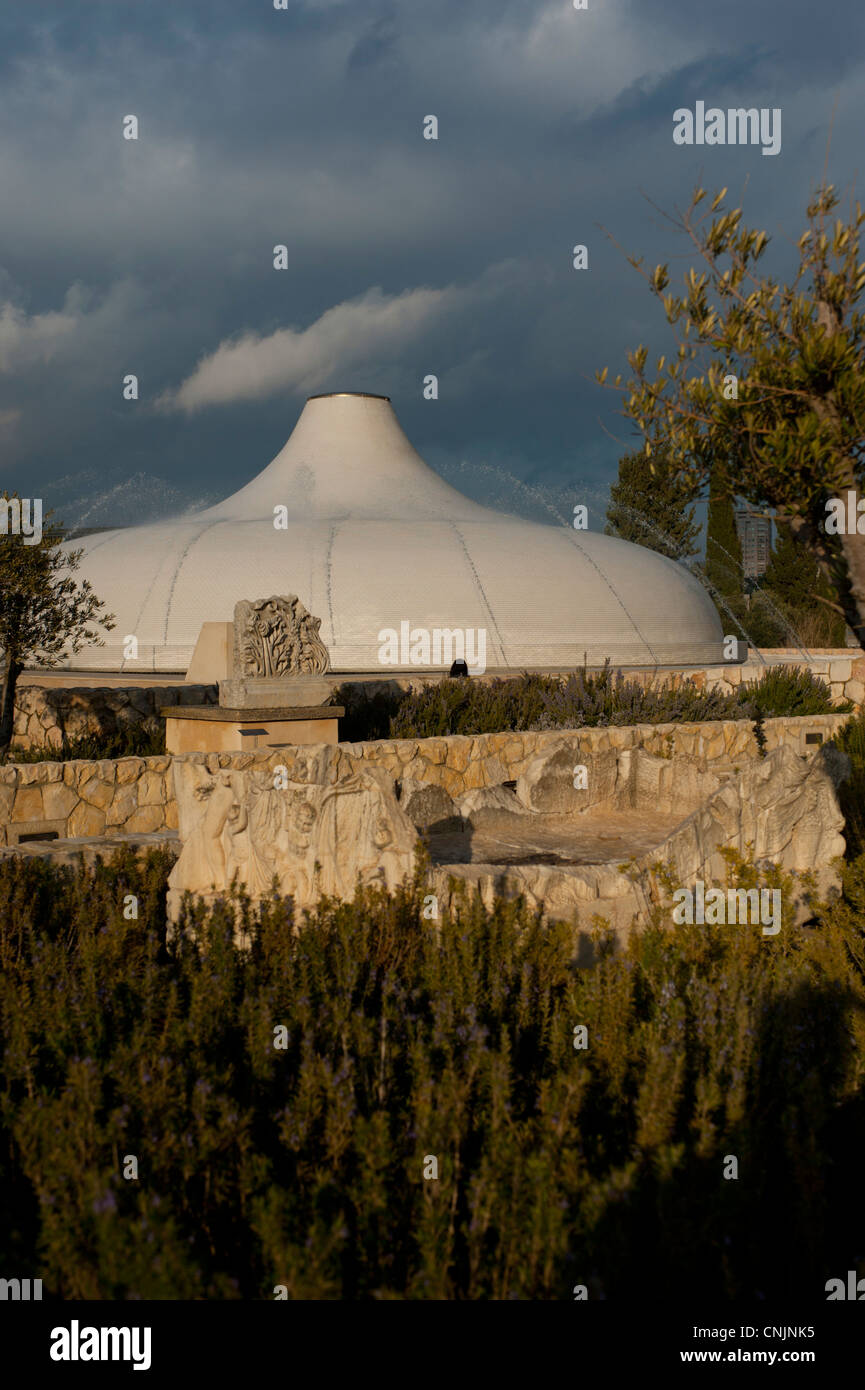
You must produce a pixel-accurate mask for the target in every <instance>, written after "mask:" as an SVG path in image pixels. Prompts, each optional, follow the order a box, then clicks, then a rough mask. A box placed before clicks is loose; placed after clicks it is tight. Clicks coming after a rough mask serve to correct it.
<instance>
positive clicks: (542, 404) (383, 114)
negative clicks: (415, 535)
mask: <svg viewBox="0 0 865 1390" xmlns="http://www.w3.org/2000/svg"><path fill="white" fill-rule="evenodd" d="M863 29H865V10H863V7H862V6H861V5H860V4H857V3H854V0H823V4H822V5H821V6H819V7H817V6H814V5H813V4H811V3H808V2H807V0H760V2H759V3H755V0H726V3H725V4H723V5H712V6H706V5H694V4H693V3H692V0H653V3H651V4H649V3H646V0H588V9H587V10H581V11H576V10H575V9H574V8H573V4H572V0H471V3H467V0H346V2H345V3H343V0H288V9H287V10H276V9H274V7H273V0H191V2H189V0H186V2H185V0H147V3H146V4H134V3H122V0H75V3H74V4H72V3H69V0H57V3H43V2H42V0H6V3H5V4H4V5H2V7H0V93H2V103H0V190H2V197H0V209H2V212H0V488H2V487H6V488H9V489H12V488H17V490H18V491H19V492H20V493H21V495H22V496H42V497H43V498H44V499H45V503H46V506H49V505H56V506H57V507H58V509H59V511H60V513H61V515H63V516H65V517H66V519H67V520H72V519H75V520H76V521H82V520H83V521H89V522H90V524H95V523H101V524H106V523H108V522H113V521H127V522H128V521H147V520H150V519H151V518H152V517H154V516H157V515H163V514H165V513H166V511H172V512H174V513H175V514H176V513H178V512H182V511H183V510H184V509H186V508H188V507H189V506H190V505H194V504H197V503H200V502H202V501H215V500H217V499H219V498H220V497H222V496H224V495H225V494H227V493H229V492H232V491H234V490H235V489H236V488H238V487H239V486H241V485H242V484H243V483H244V482H246V481H247V480H248V479H249V478H250V477H252V476H253V475H254V474H256V473H257V472H259V471H260V470H261V469H262V468H263V467H264V466H265V465H266V464H267V463H268V462H269V461H270V459H271V458H272V457H273V455H274V454H275V453H276V452H277V451H278V449H279V448H280V447H281V445H282V444H283V442H284V440H285V438H286V437H287V435H288V433H289V432H290V430H291V428H292V426H293V424H294V422H295V420H296V418H297V415H298V413H299V411H300V408H301V406H302V404H303V401H304V399H305V397H306V396H307V395H309V394H312V393H315V392H320V391H328V390H340V389H341V390H367V391H373V392H379V393H382V394H386V395H389V396H391V398H392V399H393V402H394V406H395V408H396V410H397V412H398V414H399V416H400V419H401V421H402V424H403V426H404V428H405V429H406V431H407V433H408V435H409V437H410V438H411V439H412V442H413V443H414V444H415V445H416V447H417V448H419V450H420V451H421V453H422V454H423V455H424V457H425V458H426V459H427V460H428V462H429V463H431V464H432V465H433V466H434V467H435V468H437V469H438V470H439V471H441V472H442V473H444V474H445V476H447V477H448V478H449V480H450V481H452V482H455V483H456V484H457V485H458V486H460V487H461V488H462V489H463V490H464V491H466V492H470V493H471V494H472V495H473V496H476V497H478V498H480V499H481V500H484V501H489V502H492V503H493V504H494V505H503V506H507V507H508V508H509V509H511V510H522V511H524V512H526V514H532V515H535V514H537V512H536V507H537V506H538V505H539V501H538V499H539V498H543V499H544V500H545V501H551V502H552V503H553V504H554V505H555V506H556V507H558V508H560V509H562V510H563V511H565V512H566V513H570V512H571V510H572V505H573V503H574V502H578V501H584V502H587V503H588V504H589V506H590V518H591V524H592V525H593V526H594V527H597V528H600V527H602V526H603V520H604V518H603V511H604V507H605V504H606V490H607V487H608V485H609V482H610V481H611V480H612V479H613V478H614V477H615V470H616V461H617V459H618V456H619V454H620V453H621V452H623V449H624V447H627V446H629V445H631V444H632V442H633V437H632V436H631V435H630V433H629V429H630V427H629V425H628V423H627V422H626V421H624V420H623V419H622V418H621V417H620V416H618V414H617V402H616V400H615V398H614V397H613V396H612V394H611V393H609V392H605V391H603V390H602V389H601V388H600V387H598V386H597V385H596V384H595V382H594V380H593V375H594V372H595V369H596V368H598V367H600V366H603V365H605V364H609V365H610V367H611V368H612V369H613V370H614V371H615V370H618V369H619V368H624V365H625V361H624V356H625V352H626V350H627V349H628V348H629V347H635V346H636V345H637V343H639V342H641V341H644V342H646V343H647V344H649V346H650V347H651V348H652V350H653V351H657V352H661V351H664V350H665V348H666V346H667V339H666V338H665V334H664V325H663V321H662V318H661V317H660V310H659V306H658V305H657V304H656V303H655V301H653V299H652V297H651V296H650V295H649V293H648V290H647V289H646V287H645V285H644V282H643V281H642V280H641V279H640V277H639V276H638V275H637V274H636V273H635V272H634V271H633V270H632V269H631V268H630V266H628V264H627V262H626V261H625V260H624V258H623V256H622V254H621V253H620V252H619V251H617V250H616V249H615V247H613V246H612V245H611V244H610V242H609V241H608V240H607V239H606V238H605V235H604V231H603V228H607V229H609V231H610V232H611V233H612V234H613V235H614V236H615V237H616V238H617V240H618V241H619V242H621V243H622V245H623V246H624V247H625V248H626V249H627V250H629V251H631V252H635V253H641V254H645V255H646V257H647V259H648V260H649V261H651V262H652V263H654V262H656V261H658V260H661V259H668V260H670V261H671V266H672V268H673V270H674V272H675V273H676V274H677V275H678V273H679V272H680V271H681V270H684V268H685V267H686V266H687V265H688V264H689V262H688V260H687V258H686V257H685V255H684V250H685V248H684V247H683V246H682V244H681V243H680V242H679V241H678V240H677V239H676V236H675V233H674V231H673V229H672V228H670V227H669V225H666V224H665V223H664V221H663V219H662V217H661V216H660V215H659V213H658V212H657V211H656V210H654V209H653V208H652V207H651V206H650V205H649V203H648V202H647V201H646V197H645V195H648V196H649V197H650V198H651V199H652V200H653V201H654V202H655V203H657V204H659V205H660V207H661V208H664V209H669V210H672V209H674V208H675V207H676V206H677V205H678V206H682V205H684V204H686V203H687V200H688V196H689V193H690V191H691V189H692V188H693V187H694V185H695V184H696V183H697V182H702V183H704V184H705V185H706V186H707V187H709V188H710V189H715V188H720V187H721V186H722V185H725V184H726V185H729V186H730V188H731V190H735V191H738V190H740V189H741V188H742V187H743V185H744V184H745V181H746V180H747V190H746V194H745V210H746V221H748V222H749V223H751V224H753V225H758V226H761V227H765V228H766V229H767V230H768V231H769V232H770V233H771V234H772V235H773V237H774V241H773V244H772V246H771V247H770V250H769V252H768V253H767V256H766V260H765V261H764V264H766V265H767V266H770V267H771V269H772V270H773V271H775V272H777V273H778V274H784V273H786V271H787V270H788V269H789V267H790V265H791V259H792V243H793V242H794V241H795V239H796V238H797V237H798V235H799V234H800V232H801V231H802V230H803V227H804V208H805V204H806V202H807V199H808V196H809V194H810V192H811V191H812V189H813V187H814V185H815V183H816V182H817V181H818V179H819V177H820V175H821V172H822V169H823V163H824V158H825V152H826V140H827V135H828V130H829V125H830V121H831V120H832V112H833V108H834V109H835V118H834V130H833V136H832V147H831V153H830V158H829V176H830V178H832V179H833V180H834V181H835V182H836V183H838V184H841V185H843V186H845V187H847V186H848V185H849V184H850V183H851V181H853V180H857V178H858V173H859V170H858V162H859V160H860V157H861V156H860V152H861V150H862V148H863V137H862V111H863V109H865V81H863V76H865V45H863ZM697 101H705V102H706V104H707V105H708V106H713V105H714V106H719V107H722V108H726V107H728V106H748V107H750V106H756V107H769V108H774V107H780V108H781V110H782V113H783V121H782V132H783V134H782V148H781V152H780V153H779V154H778V155H777V156H775V157H766V156H763V155H762V154H761V150H760V148H759V146H747V147H735V146H734V147H724V146H720V147H711V148H710V147H705V146H704V147H702V148H699V147H695V146H692V147H685V146H676V145H675V144H674V143H673V139H672V132H673V112H674V110H675V109H676V108H678V107H684V106H688V107H693V106H694V105H695V103H696V102H697ZM430 114H434V115H435V116H436V117H437V118H438V122H439V138H438V140H437V141H432V140H425V139H424V138H423V121H424V117H425V116H427V115H430ZM128 115H135V116H136V117H137V118H138V122H139V138H138V139H137V140H126V139H124V138H123V122H124V117H126V116H128ZM576 243H585V244H586V245H587V246H588V251H589V268H588V270H586V271H575V270H574V269H573V266H572V248H573V246H574V245H575V244H576ZM277 244H284V245H285V246H286V247H287V248H288V268H287V269H286V270H280V271H278V270H275V269H274V268H273V248H274V246H275V245H277ZM127 373H135V374H136V375H137V376H138V378H139V382H140V398H139V400H138V401H137V402H131V401H124V399H123V395H122V382H123V377H124V376H125V375H126V374H127ZM428 373H435V374H436V375H437V376H438V378H439V399H438V400H437V401H425V400H424V399H423V395H422V381H423V378H424V376H425V375H426V374H428ZM611 434H612V435H615V436H617V437H618V439H619V440H621V444H617V442H616V439H614V438H611Z"/></svg>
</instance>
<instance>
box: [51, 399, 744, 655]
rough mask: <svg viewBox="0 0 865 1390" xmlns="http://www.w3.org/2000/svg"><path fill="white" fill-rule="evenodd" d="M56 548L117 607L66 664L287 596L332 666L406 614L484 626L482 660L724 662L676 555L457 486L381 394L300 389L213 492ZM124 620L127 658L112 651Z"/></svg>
mask: <svg viewBox="0 0 865 1390" xmlns="http://www.w3.org/2000/svg"><path fill="white" fill-rule="evenodd" d="M276 509H278V511H277V510H276ZM70 545H71V546H73V547H74V548H81V547H83V549H84V554H83V556H82V560H81V568H80V572H79V573H80V576H81V578H87V579H89V580H90V582H91V584H92V585H93V588H94V590H95V592H96V594H97V595H98V596H99V598H101V599H102V600H103V601H104V602H105V604H106V606H107V608H108V610H109V611H110V612H113V613H114V614H115V616H116V620H117V626H116V627H115V628H114V630H113V631H112V632H111V633H109V634H108V639H107V642H106V645H105V646H104V647H90V648H86V649H85V650H84V651H82V652H80V653H78V654H76V655H75V656H74V657H72V658H71V659H70V664H74V665H75V666H76V668H79V669H92V670H103V671H104V670H111V671H121V670H122V671H128V672H130V673H133V672H141V671H172V672H173V671H185V670H186V668H187V666H188V665H189V661H190V659H191V656H192V651H193V648H194V646H195V643H196V640H197V638H198V635H199V631H200V629H201V625H202V623H205V622H229V621H231V619H232V618H233V616H234V605H235V603H236V602H237V601H238V600H239V599H242V598H248V599H260V598H267V597H269V596H270V595H271V594H289V593H294V594H297V595H298V596H299V598H300V599H301V601H302V602H303V603H304V604H305V605H306V607H307V608H308V609H309V611H310V612H311V613H313V614H315V615H316V617H320V618H321V620H322V622H321V637H322V639H323V641H324V642H325V643H326V645H327V647H328V648H329V651H330V655H331V662H332V666H333V669H334V670H335V671H377V670H379V669H381V660H380V651H381V647H382V640H383V639H382V638H381V636H380V633H381V632H382V630H383V629H388V628H389V629H394V630H395V631H396V632H399V631H400V628H401V624H403V623H405V622H408V623H409V624H410V626H411V628H413V629H414V628H423V629H426V630H428V631H433V630H434V629H436V628H439V629H462V630H464V631H465V630H466V629H468V630H473V631H477V630H479V629H482V630H485V632H486V653H487V655H486V665H487V668H498V667H502V668H512V669H514V670H516V671H518V670H521V669H523V668H525V667H532V666H534V667H551V668H553V667H568V666H576V665H582V663H583V660H584V656H585V657H586V658H587V659H588V661H589V663H590V664H599V663H602V662H603V661H604V659H605V658H607V657H609V659H610V660H611V662H612V663H613V664H614V665H618V664H627V665H653V664H655V663H660V664H675V665H697V664H711V663H717V662H720V661H721V660H722V632H721V625H720V623H719V620H718V617H717V614H716V611H715V608H714V605H713V604H712V602H711V601H710V599H709V597H708V595H707V594H706V592H705V591H704V590H703V588H702V587H701V585H700V584H699V583H698V581H697V580H696V579H694V577H693V576H692V575H691V574H690V573H689V572H688V571H687V570H686V569H685V568H684V567H683V566H681V565H678V564H676V563H674V562H673V561H672V560H668V559H666V558H665V557H664V556H662V555H658V554H657V553H656V552H655V551H651V550H647V549H645V548H643V547H641V546H636V545H632V544H630V543H629V542H627V541H621V540H616V539H614V538H612V537H610V536H603V535H599V534H597V533H595V532H589V531H576V530H574V529H572V528H566V527H563V526H562V527H556V526H543V525H539V524H537V523H535V522H530V521H525V520H521V519H518V518H515V517H509V516H505V515H502V514H501V513H499V512H495V511H491V510H490V509H488V508H486V507H482V506H480V505H479V504H478V503H476V502H472V501H470V500H469V499H468V498H466V497H463V495H462V494H461V493H459V492H457V491H456V490H455V489H454V488H452V487H450V486H449V485H448V484H447V483H446V482H444V480H443V479H442V478H439V477H438V476H437V474H435V473H434V472H433V471H432V470H431V469H430V468H429V467H428V466H427V465H426V464H425V463H424V461H423V459H422V458H421V457H420V455H419V454H418V453H417V452H416V450H415V449H414V448H412V446H411V444H410V443H409V441H408V439H407V438H406V436H405V434H404V433H403V431H402V429H401V428H400V425H399V421H398V420H397V418H396V415H395V414H394V411H393V409H392V407H391V404H390V401H389V399H388V398H387V397H386V396H370V395H362V394H357V393H342V392H340V393H335V394H332V395H326V396H311V397H310V398H309V400H308V401H307V402H306V405H305V406H304V409H303V411H302V413H301V415H300V418H299V420H298V422H297V425H296V426H295V429H294V431H293V433H292V434H291V436H290V438H289V439H288V442H287V443H286V444H285V446H284V448H283V449H282V450H281V451H280V452H279V453H278V454H277V456H276V458H275V459H274V460H273V462H272V463H271V464H270V465H269V466H268V467H267V468H265V469H264V471H263V472H262V473H260V474H259V475H258V476H257V477H256V478H253V480H252V482H250V483H247V485H246V486H245V487H243V488H241V489H240V491H239V492H236V493H234V495H233V496H231V497H229V498H227V499H226V500H225V501H224V502H220V503H219V504H218V505H217V506H214V507H208V508H207V509H206V510H204V511H201V512H198V513H196V514H194V515H192V516H187V517H185V518H184V519H183V520H179V521H160V522H157V523H155V524H153V525H150V526H140V527H134V528H126V529H123V530H118V531H108V532H103V533H101V534H99V535H95V536H93V537H91V538H87V537H84V538H82V539H81V540H79V541H76V542H70ZM133 634H134V635H135V636H136V637H137V639H138V660H137V661H132V660H125V659H124V656H123V644H124V639H125V638H126V637H127V636H129V635H133ZM395 669H397V668H396V667H393V666H390V667H387V668H385V671H387V670H391V671H392V670H395Z"/></svg>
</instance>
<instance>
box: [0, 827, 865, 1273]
mask: <svg viewBox="0 0 865 1390" xmlns="http://www.w3.org/2000/svg"><path fill="white" fill-rule="evenodd" d="M168 868H169V860H168V858H167V857H166V856H165V855H163V854H159V853H153V852H152V853H150V854H149V855H148V857H147V858H146V859H145V860H142V861H138V860H136V859H135V858H134V857H133V856H132V855H131V853H129V852H128V851H123V850H121V851H118V852H117V854H116V855H115V856H114V858H113V859H112V860H111V862H110V863H109V864H107V865H97V866H96V867H95V868H93V869H86V868H84V867H80V868H79V869H78V870H72V869H66V868H58V867H51V866H50V865H48V864H47V863H45V862H43V861H39V860H9V861H4V862H0V1029H2V1061H0V1126H2V1143H0V1247H2V1250H3V1255H4V1266H5V1268H6V1269H7V1271H8V1273H9V1274H12V1273H15V1274H16V1275H19V1276H20V1277H28V1276H29V1277H39V1278H42V1279H43V1280H44V1283H45V1289H46V1295H49V1294H55V1295H61V1296H62V1297H64V1298H215V1299H224V1298H229V1299H230V1298H241V1297H242V1298H272V1297H273V1296H274V1288H275V1286H277V1285H285V1286H286V1288H287V1290H288V1296H289V1297H290V1298H307V1299H308V1298H314V1299H336V1298H346V1299H369V1298H418V1299H430V1298H435V1299H441V1298H445V1299H449V1298H463V1299H466V1298H467V1299H489V1298H496V1299H498V1298H502V1299H514V1298H516V1299H537V1298H540V1299H554V1300H555V1299H570V1298H572V1296H573V1295H572V1288H573V1286H574V1285H575V1284H578V1283H581V1284H586V1285H587V1286H588V1289H589V1294H590V1297H601V1296H603V1297H606V1298H608V1299H615V1298H634V1299H640V1300H645V1299H646V1298H648V1297H659V1298H670V1297H674V1296H681V1294H682V1293H683V1292H684V1291H685V1290H688V1289H689V1288H691V1287H692V1286H694V1287H698V1288H699V1289H700V1290H701V1293H704V1294H705V1295H706V1296H707V1297H713V1296H717V1297H726V1298H732V1297H742V1298H746V1299H749V1298H757V1297H765V1298H767V1299H769V1298H776V1297H781V1296H791V1295H793V1294H798V1295H804V1296H807V1297H808V1298H809V1299H810V1298H822V1297H823V1285H824V1283H825V1280H826V1279H827V1278H829V1277H833V1276H835V1275H837V1274H839V1273H842V1274H843V1272H844V1271H846V1270H847V1269H852V1268H855V1267H856V1260H857V1258H858V1260H859V1262H860V1264H861V1262H862V1252H863V1251H865V1231H863V1219H862V1215H861V1213H862V1203H861V1154H862V1152H863V1139H865V1124H863V1084H865V988H863V964H865V936H863V923H865V861H863V860H862V859H859V860H857V861H856V862H855V863H853V864H851V865H849V866H848V867H847V869H846V895H845V899H844V900H843V901H842V902H841V903H839V904H836V905H835V906H834V907H832V908H824V909H823V910H822V915H821V921H820V925H819V928H818V929H816V930H802V929H799V930H796V929H793V928H792V926H791V924H790V923H789V922H785V925H784V927H783V929H782V932H781V934H780V935H779V936H778V937H777V938H774V939H767V938H764V937H762V936H761V934H760V929H759V927H757V926H754V927H732V926H728V927H721V928H705V927H687V926H686V927H677V928H671V927H670V925H669V917H667V918H666V920H663V919H662V918H661V917H660V916H659V919H658V921H657V923H656V924H655V925H653V926H650V927H649V928H647V929H646V930H644V931H643V932H642V933H640V934H639V935H635V936H634V937H633V938H632V940H631V943H630V945H629V946H628V947H627V948H621V947H619V948H616V947H615V946H614V943H613V940H612V938H611V937H610V936H609V935H608V933H606V932H605V931H604V929H603V928H602V927H601V926H599V927H598V932H597V943H596V944H597V950H598V960H597V963H596V965H595V966H594V967H592V968H591V969H577V968H576V967H575V965H574V941H573V937H572V933H571V929H569V928H567V927H565V926H563V925H541V923H540V922H539V920H538V919H537V917H536V916H533V915H532V914H531V913H529V912H528V911H527V910H526V908H525V907H524V906H523V905H522V904H521V903H519V902H517V903H504V902H499V903H497V904H496V905H495V907H494V908H493V909H492V910H487V909H485V908H484V907H483V906H482V905H481V904H480V903H479V902H478V901H477V900H476V899H475V900H473V899H470V898H468V897H465V898H463V899H462V900H461V901H458V902H457V905H456V907H455V909H454V910H453V911H452V912H451V913H445V914H443V915H442V916H441V917H440V918H439V919H438V920H431V921H429V920H426V918H425V917H424V915H423V893H424V891H425V890H424V884H423V882H422V877H421V871H420V870H419V874H418V877H417V878H416V880H415V881H414V882H413V883H409V884H407V885H406V886H405V887H404V888H403V889H402V890H400V891H398V892H396V893H394V894H392V895H386V894H384V893H383V892H381V891H380V890H371V889H368V890H364V891H359V892H358V893H357V895H356V896H355V898H354V900H353V901H352V902H350V903H340V902H336V901H324V902H322V903H321V904H320V906H319V907H318V909H317V910H316V911H315V912H314V913H311V914H309V915H307V916H305V917H304V918H303V919H302V920H300V919H298V918H297V917H296V916H295V914H294V912H293V909H292V905H291V903H290V902H285V901H280V900H279V899H274V900H273V901H272V902H270V903H269V904H267V905H265V906H264V907H263V908H261V909H260V910H258V911H253V910H252V908H251V907H250V905H249V903H248V902H245V901H244V900H243V899H242V898H240V897H236V898H235V899H234V900H230V901H227V902H225V903H223V904H221V905H219V906H217V907H215V908H212V909H208V908H206V907H205V906H204V905H203V904H201V903H200V902H199V903H198V904H193V903H191V902H190V903H189V905H188V907H187V910H186V912H185V914H184V917H183V919H182V921H181V923H180V926H179V931H178V933H177V935H176V936H175V937H173V938H171V939H170V940H169V938H168V934H167V933H166V924H165V884H166V877H167V872H168ZM730 874H731V881H734V882H736V883H741V884H742V885H743V886H749V885H751V884H754V883H756V882H757V881H758V878H757V872H756V870H755V869H753V868H752V867H749V866H748V865H746V864H741V863H737V862H733V863H731V868H730ZM762 881H764V882H771V883H774V884H778V885H780V886H782V887H783V886H784V881H783V880H782V879H781V878H780V877H779V876H778V875H777V874H775V875H774V876H772V875H770V876H769V878H768V879H764V880H762ZM130 894H134V895H135V896H136V897H137V898H138V917H137V918H136V919H133V920H131V921H130V920H126V918H125V917H124V915H123V906H124V902H125V901H128V895H130ZM785 898H786V899H787V900H789V895H788V894H785ZM240 921H243V922H245V924H246V926H247V927H248V929H249V933H250V938H251V945H250V947H249V949H247V950H239V949H238V948H237V946H236V945H235V944H234V942H235V937H234V928H235V925H236V922H240ZM579 1024H583V1025H585V1026H586V1028H587V1029H588V1041H589V1046H588V1048H587V1049H586V1050H583V1051H577V1050H575V1048H574V1046H573V1040H574V1036H573V1030H574V1028H575V1027H576V1026H577V1025H579ZM280 1027H284V1029H285V1034H284V1039H285V1042H286V1046H285V1048H284V1049H280V1048H277V1047H275V1046H274V1040H275V1033H274V1030H275V1029H278V1028H280ZM728 1154H735V1155H736V1156H737V1157H738V1160H739V1179H738V1181H724V1180H723V1177H722V1169H723V1161H724V1157H725V1155H728ZM129 1155H135V1156H136V1157H137V1160H138V1179H137V1180H129V1179H125V1178H124V1177H123V1171H124V1164H125V1162H126V1158H127V1156H129ZM428 1156H435V1157H436V1158H437V1160H438V1178H437V1179H432V1180H427V1179H425V1178H424V1176H423V1169H424V1163H425V1160H426V1159H427V1158H428Z"/></svg>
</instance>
